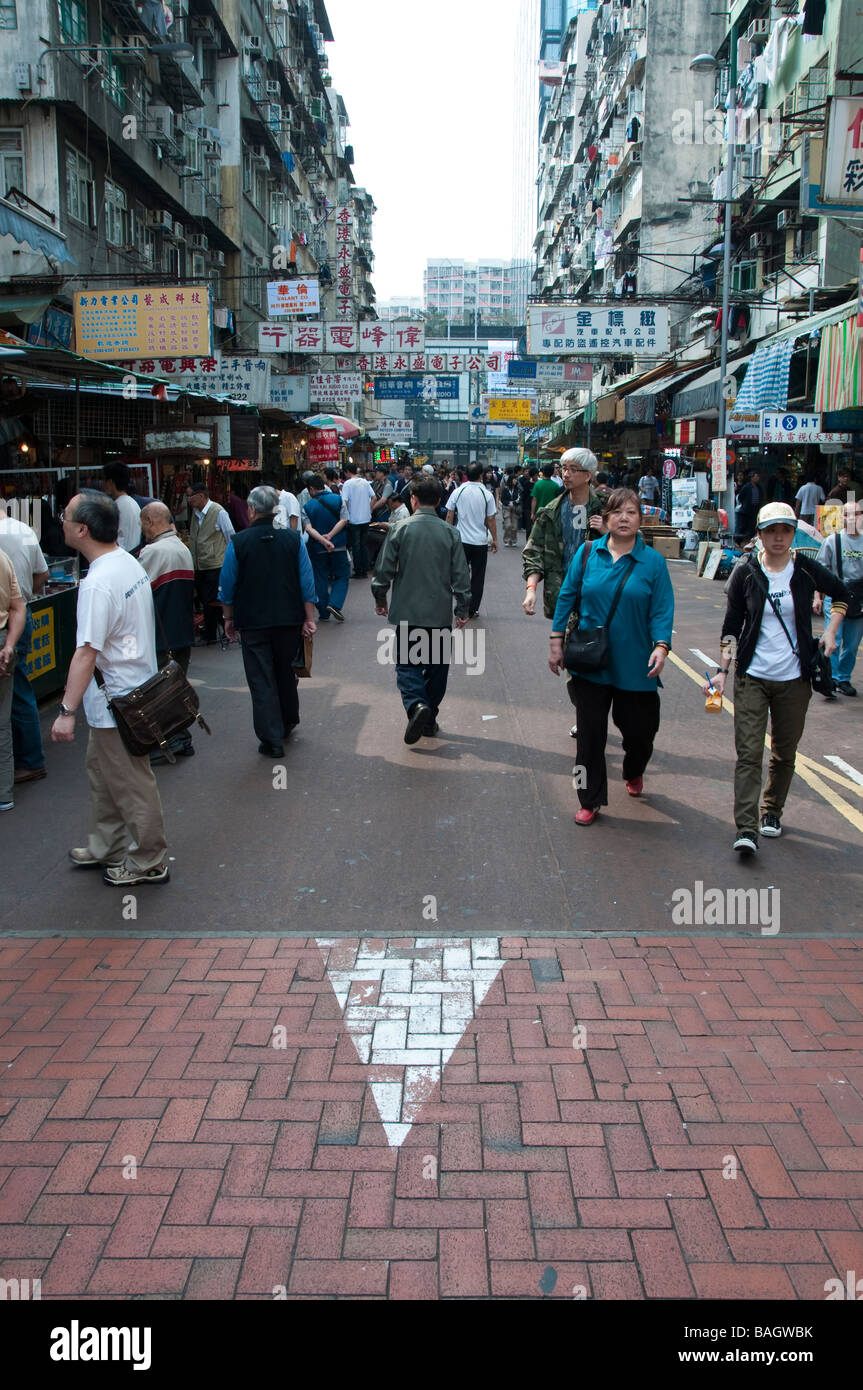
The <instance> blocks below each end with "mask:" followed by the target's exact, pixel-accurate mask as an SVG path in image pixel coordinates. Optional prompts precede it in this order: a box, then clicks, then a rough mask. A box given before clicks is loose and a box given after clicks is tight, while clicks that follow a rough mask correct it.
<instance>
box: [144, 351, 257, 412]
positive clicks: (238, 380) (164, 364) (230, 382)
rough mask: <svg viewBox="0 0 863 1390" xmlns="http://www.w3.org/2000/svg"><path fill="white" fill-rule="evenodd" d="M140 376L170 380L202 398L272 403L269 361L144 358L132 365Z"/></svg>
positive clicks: (217, 356)
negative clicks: (228, 397)
mask: <svg viewBox="0 0 863 1390" xmlns="http://www.w3.org/2000/svg"><path fill="white" fill-rule="evenodd" d="M128 365H129V370H130V371H133V372H137V373H138V374H139V375H140V376H163V377H167V379H168V380H169V381H170V383H171V385H172V386H176V388H177V390H178V391H192V392H197V393H199V394H200V395H202V396H230V397H231V399H232V400H235V401H247V402H248V403H249V404H252V405H264V404H266V403H267V402H268V401H269V399H270V359H269V358H268V357H226V356H223V354H222V353H221V352H214V353H213V355H212V356H211V357H142V358H139V359H138V360H137V361H136V362H131V363H129V364H128Z"/></svg>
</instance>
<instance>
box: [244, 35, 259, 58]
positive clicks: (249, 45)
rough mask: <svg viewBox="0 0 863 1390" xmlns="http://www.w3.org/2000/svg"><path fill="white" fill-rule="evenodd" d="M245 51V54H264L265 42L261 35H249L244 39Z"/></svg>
mask: <svg viewBox="0 0 863 1390" xmlns="http://www.w3.org/2000/svg"><path fill="white" fill-rule="evenodd" d="M243 51H244V52H245V53H263V51H264V41H263V39H262V38H261V36H260V34H247V35H246V37H245V38H244V39H243Z"/></svg>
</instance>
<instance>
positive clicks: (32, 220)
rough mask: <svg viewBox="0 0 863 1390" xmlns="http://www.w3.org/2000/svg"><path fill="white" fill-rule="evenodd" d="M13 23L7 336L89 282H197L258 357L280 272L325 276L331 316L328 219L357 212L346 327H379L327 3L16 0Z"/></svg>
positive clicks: (7, 2) (2, 268)
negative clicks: (270, 282) (332, 72)
mask: <svg viewBox="0 0 863 1390" xmlns="http://www.w3.org/2000/svg"><path fill="white" fill-rule="evenodd" d="M169 18H170V22H169ZM0 27H2V29H3V42H2V45H0V159H2V170H0V173H2V186H0V282H3V283H4V284H5V285H6V291H5V293H4V294H2V295H0V312H2V315H3V317H2V322H4V323H5V324H6V325H7V326H8V327H11V328H13V329H16V330H17V331H19V332H21V331H22V327H23V326H25V325H26V324H27V323H29V322H32V321H34V320H35V319H37V318H38V317H39V316H40V314H41V312H42V308H48V307H54V308H56V309H60V310H64V309H66V310H68V309H69V307H70V305H71V296H72V293H73V291H74V289H75V288H77V287H80V285H82V284H93V283H100V284H105V285H110V284H111V283H112V282H113V283H120V284H134V283H136V282H141V281H144V282H148V283H151V284H159V283H161V282H163V281H164V282H167V283H168V284H172V283H173V284H177V283H192V282H194V283H198V284H207V285H209V286H210V288H211V291H212V298H213V303H214V305H215V306H216V324H217V325H218V328H219V331H218V333H217V341H218V342H219V345H220V346H222V347H225V348H227V349H228V350H230V351H232V352H243V351H257V347H258V343H257V331H256V325H257V322H258V321H259V320H260V319H262V318H265V317H266V282H267V279H268V278H279V277H280V276H283V275H285V274H290V273H292V272H297V273H301V274H302V273H307V274H313V275H317V276H319V277H320V283H321V289H322V292H323V295H322V307H323V311H324V314H325V315H326V316H328V317H332V318H334V317H335V316H336V307H337V306H336V291H337V283H338V282H337V248H336V225H335V217H334V209H336V208H337V207H338V206H339V205H344V204H351V203H352V204H353V216H352V219H351V237H352V239H353V244H352V246H351V252H352V254H351V266H352V277H353V278H352V283H351V286H350V289H351V294H350V304H349V306H346V305H344V304H343V305H342V306H341V307H342V309H343V310H344V308H345V307H349V310H350V312H349V313H343V315H342V316H343V317H365V316H373V315H374V309H373V301H374V291H373V289H372V285H371V279H370V273H371V264H372V252H371V217H372V213H373V212H374V204H373V202H372V200H371V197H370V196H369V195H368V194H367V193H366V192H365V191H364V190H361V189H357V188H356V187H355V185H354V183H353V178H352V174H351V164H352V162H353V150H352V148H351V146H350V144H349V143H348V134H347V132H348V116H347V112H346V110H345V106H344V103H343V101H342V100H341V98H340V97H339V96H338V94H337V93H336V92H335V91H334V89H333V87H332V84H331V78H330V76H329V73H328V60H327V52H326V44H327V43H328V42H330V41H331V40H332V38H333V34H332V31H331V28H330V24H329V20H328V18H327V12H326V8H325V4H324V0H172V4H171V7H170V10H168V9H167V7H163V6H162V4H161V3H158V0H143V3H140V0H28V2H27V4H26V6H25V4H24V0H4V3H3V4H2V6H0ZM279 248H283V249H282V250H281V251H280V250H279ZM40 306H41V308H40Z"/></svg>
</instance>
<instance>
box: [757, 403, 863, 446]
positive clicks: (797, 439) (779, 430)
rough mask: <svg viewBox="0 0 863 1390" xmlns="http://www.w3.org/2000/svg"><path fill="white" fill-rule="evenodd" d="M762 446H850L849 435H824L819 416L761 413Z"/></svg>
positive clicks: (763, 411)
mask: <svg viewBox="0 0 863 1390" xmlns="http://www.w3.org/2000/svg"><path fill="white" fill-rule="evenodd" d="M760 442H761V443H762V444H850V443H851V435H850V434H825V432H824V431H823V430H822V428H821V416H820V415H790V414H784V415H783V414H782V413H777V412H776V411H771V410H762V412H761V437H760Z"/></svg>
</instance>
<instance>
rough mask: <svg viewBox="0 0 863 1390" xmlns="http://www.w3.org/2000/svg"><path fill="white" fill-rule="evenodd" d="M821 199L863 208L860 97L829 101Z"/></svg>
mask: <svg viewBox="0 0 863 1390" xmlns="http://www.w3.org/2000/svg"><path fill="white" fill-rule="evenodd" d="M822 197H823V199H824V201H825V202H830V203H847V204H848V205H849V206H851V207H858V208H863V96H857V97H833V99H832V103H831V107H830V123H829V126H828V133H827V157H826V160H825V166H824V188H823V191H822Z"/></svg>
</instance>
